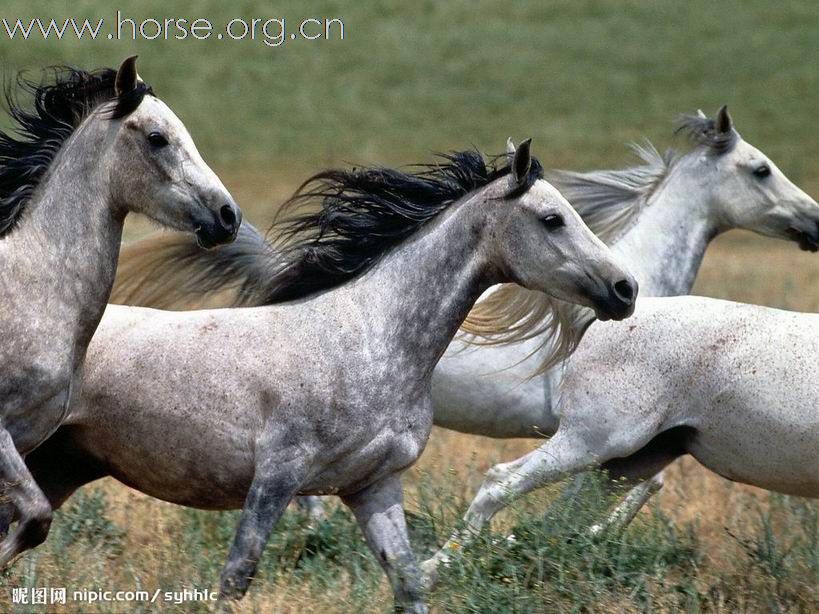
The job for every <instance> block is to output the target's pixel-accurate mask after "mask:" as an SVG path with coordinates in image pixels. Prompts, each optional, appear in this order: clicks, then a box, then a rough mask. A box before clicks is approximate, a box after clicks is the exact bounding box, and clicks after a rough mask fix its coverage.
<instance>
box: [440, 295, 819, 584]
mask: <svg viewBox="0 0 819 614" xmlns="http://www.w3.org/2000/svg"><path fill="white" fill-rule="evenodd" d="M817 356H819V315H815V314H802V313H793V312H787V311H780V310H776V309H770V308H767V307H759V306H755V305H744V304H739V303H732V302H728V301H721V300H716V299H708V298H701V297H692V296H687V297H676V298H648V299H641V300H640V304H639V306H638V308H637V310H636V311H635V314H634V316H633V317H632V318H631V319H630V320H629V321H628V322H627V323H626V324H624V325H614V324H610V323H598V324H595V325H594V326H592V327H591V328H590V329H589V330H588V332H587V333H586V338H585V339H584V342H583V343H582V344H581V346H580V347H579V349H578V350H577V351H576V352H575V354H574V355H573V356H572V359H571V362H572V368H571V369H570V370H568V371H567V373H566V379H565V380H564V382H563V386H562V388H563V394H562V398H561V405H560V415H559V418H560V426H559V427H558V429H557V432H556V433H555V435H554V436H553V437H552V438H551V439H550V440H549V441H548V442H546V443H545V444H543V445H542V446H541V447H540V448H538V449H537V450H535V451H533V452H531V453H529V454H527V455H525V456H523V457H521V458H520V459H518V460H515V461H513V462H511V463H503V464H500V465H496V466H495V467H493V468H492V469H491V470H490V471H489V472H488V473H487V478H486V480H485V481H484V483H483V485H482V486H481V488H480V491H479V492H478V495H477V496H476V497H475V499H474V501H473V502H472V504H471V505H470V506H469V510H468V512H467V513H466V517H465V520H466V529H465V530H464V531H463V532H460V533H459V534H458V535H456V536H454V537H453V538H452V539H450V540H449V541H448V542H447V543H446V544H445V545H444V547H443V548H442V549H441V550H440V551H439V552H438V553H437V554H436V555H435V556H434V557H433V558H432V559H430V560H429V561H426V562H425V563H424V568H425V571H426V572H427V574H428V579H429V580H430V581H434V579H435V576H436V573H437V572H436V568H437V565H438V564H439V563H440V562H441V561H444V560H446V559H448V558H449V557H451V556H452V555H453V553H454V552H456V551H458V550H459V549H460V548H461V547H463V546H464V545H465V544H466V543H468V542H469V540H470V538H471V536H472V535H474V533H475V532H477V531H479V530H480V529H481V527H482V526H483V525H484V524H485V523H486V522H487V521H488V520H489V519H490V518H491V517H492V516H493V515H494V514H495V513H497V512H498V511H499V510H500V509H502V508H503V507H504V506H505V505H507V504H509V503H510V502H511V501H513V500H514V499H516V498H518V497H520V496H522V495H524V494H525V493H527V492H530V491H532V490H534V489H536V488H538V487H540V486H543V485H545V484H548V483H550V482H554V481H556V480H559V479H561V478H564V477H566V476H569V475H572V474H576V473H578V472H581V471H585V470H587V469H589V468H592V467H602V468H604V469H606V470H608V472H609V474H610V476H611V477H612V478H617V479H627V480H629V481H637V482H639V481H642V480H646V479H649V478H651V477H652V476H654V475H655V474H656V473H657V472H658V471H661V470H662V469H663V468H664V467H666V466H667V465H668V464H669V463H671V462H672V461H674V460H675V459H676V458H678V457H680V456H682V455H684V454H690V455H692V456H693V457H694V458H696V459H697V460H698V461H699V462H700V463H702V464H703V465H704V466H705V467H707V468H708V469H710V470H712V471H714V472H715V473H718V474H719V475H721V476H723V477H725V478H727V479H729V480H733V481H737V482H743V483H745V484H751V485H753V486H758V487H760V488H766V489H768V490H773V491H777V492H781V493H785V494H790V495H797V496H802V497H812V498H817V497H819V406H818V405H817V392H819V384H817V382H819V361H817ZM590 374H591V375H590ZM600 382H605V385H604V386H601V385H600ZM619 521H620V522H621V523H624V522H626V521H627V518H626V517H625V515H624V514H621V516H620V518H619Z"/></svg>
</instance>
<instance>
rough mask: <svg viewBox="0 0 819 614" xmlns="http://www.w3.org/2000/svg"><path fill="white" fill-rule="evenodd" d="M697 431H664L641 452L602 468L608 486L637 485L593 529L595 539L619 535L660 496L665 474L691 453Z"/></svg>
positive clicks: (682, 428)
mask: <svg viewBox="0 0 819 614" xmlns="http://www.w3.org/2000/svg"><path fill="white" fill-rule="evenodd" d="M694 436H696V430H695V429H693V428H691V427H689V426H678V427H674V428H672V429H669V430H667V431H663V432H662V433H660V434H659V435H657V436H656V437H654V438H653V439H652V440H651V441H650V442H648V444H646V445H645V446H643V448H641V449H640V450H638V451H637V452H635V453H634V454H631V455H629V456H627V457H625V458H616V459H612V460H610V461H609V462H607V463H604V464H603V468H604V469H605V470H606V471H607V473H608V479H609V484H610V485H611V487H612V488H613V487H614V485H619V484H622V483H623V481H625V482H627V483H632V484H634V483H636V484H637V485H636V486H634V487H633V488H632V489H631V490H630V491H629V492H628V493H627V494H626V496H625V497H624V498H623V500H622V501H621V502H620V503H619V504H618V505H617V506H616V507H615V508H614V509H613V510H612V512H611V513H610V514H609V515H608V516H607V517H606V519H605V520H604V521H602V522H600V523H597V524H595V525H593V526H592V527H591V528H590V532H591V534H592V535H593V536H595V537H596V536H599V535H602V534H603V533H611V532H614V533H619V532H622V531H624V530H625V529H626V527H628V525H629V524H631V521H632V520H634V518H635V516H637V513H638V512H639V511H640V510H641V509H642V508H643V507H644V506H645V504H646V503H648V501H649V500H650V499H651V497H653V496H654V495H655V494H657V493H658V492H659V491H660V490H661V489H662V487H663V484H664V483H665V477H664V473H663V471H664V470H665V468H666V467H667V466H668V465H669V464H671V463H672V462H674V461H675V460H676V459H677V458H679V457H680V456H682V455H683V454H685V453H686V452H687V450H688V446H689V443H690V441H691V439H692V438H693V437H694Z"/></svg>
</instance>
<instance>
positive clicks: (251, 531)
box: [219, 450, 305, 600]
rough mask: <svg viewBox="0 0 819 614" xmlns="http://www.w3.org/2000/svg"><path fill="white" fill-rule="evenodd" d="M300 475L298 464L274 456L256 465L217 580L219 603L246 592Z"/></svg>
mask: <svg viewBox="0 0 819 614" xmlns="http://www.w3.org/2000/svg"><path fill="white" fill-rule="evenodd" d="M260 452H261V450H260ZM304 473H305V471H304V464H303V463H302V462H300V461H293V460H291V461H289V462H288V461H283V460H282V459H281V456H278V455H270V456H268V457H266V458H263V459H261V461H260V462H259V463H258V464H257V466H256V473H255V475H254V476H253V481H252V482H251V484H250V490H249V491H248V493H247V498H246V499H245V505H244V508H243V509H242V517H241V520H240V521H239V528H238V529H237V530H236V536H235V537H234V538H233V545H232V546H231V548H230V554H229V555H228V561H227V563H225V566H224V568H223V569H222V573H221V575H220V578H219V598H220V600H224V599H237V600H238V599H241V598H242V597H243V596H244V594H245V593H246V592H247V589H248V587H249V586H250V581H251V580H252V579H253V576H254V575H255V573H256V567H257V566H258V564H259V559H260V558H261V556H262V551H263V550H264V547H265V544H266V543H267V540H268V538H269V537H270V533H271V531H272V530H273V527H274V526H276V523H277V522H278V521H279V519H280V518H281V516H282V514H283V513H284V510H285V508H286V507H287V504H288V503H290V500H291V499H292V498H293V497H294V496H295V494H296V493H297V492H298V490H299V486H300V485H301V481H302V480H303V479H304Z"/></svg>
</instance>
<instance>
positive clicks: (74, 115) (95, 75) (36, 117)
mask: <svg viewBox="0 0 819 614" xmlns="http://www.w3.org/2000/svg"><path fill="white" fill-rule="evenodd" d="M116 74H117V73H116V71H115V70H113V69H110V68H102V69H99V70H95V71H92V72H87V71H84V70H80V69H77V68H71V67H68V66H54V67H51V68H49V69H46V71H45V78H44V79H43V80H42V81H41V82H39V83H36V82H33V81H30V80H28V79H27V78H25V77H24V76H23V75H22V74H21V75H18V77H17V79H16V84H17V87H18V88H19V89H20V90H22V91H23V92H25V93H28V94H30V95H31V96H32V98H33V101H32V103H31V108H26V107H25V106H23V105H22V104H20V103H19V102H18V98H17V96H16V94H15V92H14V87H13V86H12V85H11V84H9V85H7V86H6V88H5V92H4V94H5V100H6V106H7V107H8V113H9V115H10V116H11V118H12V119H13V120H14V123H15V127H14V128H13V129H12V130H11V131H9V132H3V131H0V238H2V237H3V236H5V235H7V234H8V233H9V232H10V231H11V230H12V229H13V228H14V226H15V224H16V222H17V221H18V220H19V219H20V215H21V214H22V213H23V210H24V209H25V207H26V204H27V203H28V201H29V197H30V196H31V193H32V191H33V190H34V188H36V187H37V184H38V182H39V181H40V179H41V178H42V177H43V175H44V174H45V172H46V171H47V170H48V167H49V165H50V164H51V162H52V160H53V159H54V156H55V155H56V154H57V152H58V151H59V150H60V147H62V145H63V143H65V141H66V139H68V137H69V136H71V134H72V133H73V132H74V130H76V129H77V127H78V126H79V125H80V124H81V123H82V121H83V120H84V119H85V118H86V117H88V116H89V115H90V114H91V113H92V112H93V111H94V110H95V109H96V108H98V107H99V106H100V105H101V104H103V103H106V102H108V101H115V104H114V105H113V106H112V108H111V111H110V112H109V113H108V114H107V117H108V118H109V119H119V118H122V117H125V116H126V115H128V114H130V113H132V112H133V111H134V110H135V109H136V108H137V107H138V106H139V105H140V103H141V102H142V100H143V98H144V97H145V95H146V94H152V93H153V92H152V90H151V88H150V87H149V86H147V85H145V84H144V83H143V82H141V81H140V82H139V83H138V85H137V87H136V89H134V90H132V91H131V92H128V93H127V94H124V95H122V96H120V97H118V98H117V97H116V96H115V93H114V92H115V90H114V83H115V80H116Z"/></svg>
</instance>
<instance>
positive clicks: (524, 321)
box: [461, 113, 739, 377]
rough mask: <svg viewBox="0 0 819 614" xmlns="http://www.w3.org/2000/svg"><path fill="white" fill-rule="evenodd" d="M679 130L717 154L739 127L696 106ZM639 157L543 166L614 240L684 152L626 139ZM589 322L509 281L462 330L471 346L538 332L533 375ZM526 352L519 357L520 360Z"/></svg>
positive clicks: (561, 356)
mask: <svg viewBox="0 0 819 614" xmlns="http://www.w3.org/2000/svg"><path fill="white" fill-rule="evenodd" d="M676 123H677V129H676V131H675V134H676V133H679V132H682V133H683V134H685V135H686V136H687V137H688V138H689V140H690V142H691V143H692V144H693V145H694V146H695V147H706V148H708V149H709V150H710V151H711V153H713V154H714V155H720V154H722V153H725V152H727V151H730V149H731V148H733V146H734V145H735V144H736V141H737V140H738V139H739V136H738V134H737V133H736V131H734V130H731V131H730V132H729V133H720V132H718V131H717V130H716V123H715V121H714V120H713V119H709V118H707V117H705V116H704V115H702V114H701V113H698V114H696V115H683V116H681V117H680V118H679V119H678V120H677V122H676ZM630 148H631V150H632V151H633V152H634V153H635V154H636V155H637V157H638V158H639V159H640V161H641V162H642V164H639V165H637V166H632V167H628V168H625V169H621V170H602V171H591V172H587V173H578V172H573V171H562V170H558V171H547V172H546V173H545V176H546V179H547V180H548V181H549V182H551V183H552V184H553V185H554V186H555V187H556V188H557V189H558V190H559V191H560V192H561V193H562V194H563V195H564V196H565V197H566V200H568V201H569V202H570V203H571V204H572V206H573V207H574V208H575V210H576V211H577V212H578V213H579V214H580V217H582V218H583V221H584V222H586V224H587V225H588V227H589V228H590V229H591V230H592V232H594V233H595V234H596V235H597V236H598V237H600V239H601V240H603V242H605V243H607V244H609V245H611V244H612V243H615V242H616V241H617V240H618V239H619V238H620V237H621V236H622V235H623V234H624V233H625V232H626V231H627V230H628V229H629V228H631V227H632V226H633V225H634V224H635V223H636V222H637V220H638V219H639V217H640V214H641V213H642V212H643V211H644V210H645V208H646V207H648V206H649V205H650V202H651V198H652V196H653V195H654V194H655V193H656V192H657V189H658V188H659V187H660V185H662V183H663V182H664V181H665V179H666V178H667V177H668V176H669V174H670V172H671V170H672V168H674V166H675V165H676V164H677V162H678V161H679V160H680V159H681V157H682V156H681V154H679V153H678V152H676V151H674V150H671V149H669V150H667V151H666V152H665V153H660V152H659V151H658V150H657V149H656V148H655V147H654V145H652V144H651V143H650V142H648V141H645V142H644V143H642V144H636V143H635V144H632V145H630ZM592 321H594V313H593V312H592V310H590V309H588V308H585V307H581V306H579V305H573V304H568V303H564V302H562V301H558V300H555V299H552V298H550V297H548V296H546V295H545V294H543V293H541V292H534V291H532V290H527V289H526V288H522V287H520V286H517V285H514V284H504V285H502V286H501V287H499V288H498V289H497V290H495V291H493V292H492V293H491V294H490V295H489V296H487V297H486V298H485V299H483V300H481V301H479V302H478V303H477V304H476V305H475V307H474V308H473V309H472V311H471V312H470V314H469V316H468V318H467V319H466V321H465V322H464V324H463V326H462V327H461V330H462V331H463V332H464V333H466V336H465V337H464V339H465V340H466V341H468V342H470V343H473V344H476V345H500V344H506V343H515V342H521V341H527V340H530V339H535V338H541V337H542V339H543V341H542V343H540V344H539V345H538V346H537V347H535V348H534V349H533V351H532V353H531V354H530V356H531V355H534V354H539V355H540V357H541V360H540V362H539V365H538V369H537V370H536V371H535V372H534V373H532V376H533V377H534V376H536V375H539V374H542V373H544V372H546V371H548V370H549V369H551V368H552V367H554V366H555V365H556V364H558V363H560V362H561V361H563V360H565V358H566V357H568V356H569V355H570V354H571V352H572V351H574V349H575V348H576V347H577V344H578V343H580V340H581V339H582V337H583V333H584V332H585V330H586V328H587V327H588V325H589V324H591V322H592ZM528 357H529V356H526V357H524V359H523V360H525V359H526V358H528Z"/></svg>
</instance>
